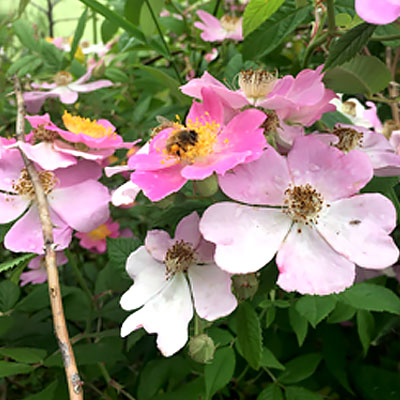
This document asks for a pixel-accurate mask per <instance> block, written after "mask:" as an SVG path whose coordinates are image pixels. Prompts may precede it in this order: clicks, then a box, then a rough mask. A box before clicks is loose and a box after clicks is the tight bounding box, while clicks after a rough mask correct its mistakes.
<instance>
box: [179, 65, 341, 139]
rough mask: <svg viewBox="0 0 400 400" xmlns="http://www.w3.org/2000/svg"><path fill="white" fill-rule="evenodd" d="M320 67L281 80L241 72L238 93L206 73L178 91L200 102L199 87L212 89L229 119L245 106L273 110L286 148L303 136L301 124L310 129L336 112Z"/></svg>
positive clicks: (257, 71)
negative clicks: (327, 114)
mask: <svg viewBox="0 0 400 400" xmlns="http://www.w3.org/2000/svg"><path fill="white" fill-rule="evenodd" d="M322 68H323V66H322V65H321V66H319V67H318V68H317V69H316V70H315V71H313V70H310V69H305V70H303V71H301V72H300V73H299V74H298V75H297V76H296V78H294V77H293V76H291V75H286V76H284V77H283V78H281V79H277V78H276V77H275V76H274V75H272V74H270V73H268V72H265V71H261V70H249V71H243V72H242V73H241V75H240V76H239V84H240V87H241V88H240V90H237V91H232V90H230V89H228V88H227V87H226V86H225V85H223V84H222V83H221V82H219V81H218V80H216V79H215V78H214V77H212V76H211V75H210V74H209V73H208V72H205V73H204V74H203V76H202V77H201V78H197V79H192V80H191V81H190V82H188V83H187V84H185V85H183V86H181V90H182V92H183V93H184V94H186V95H188V96H192V97H195V98H197V99H201V98H202V97H201V90H202V88H204V87H208V88H211V89H212V90H213V91H214V92H215V94H216V95H217V96H218V97H219V99H220V100H221V102H222V104H223V105H224V111H225V115H226V116H227V118H228V120H229V118H231V117H232V116H233V115H235V114H236V113H237V112H238V111H239V110H240V109H242V108H243V107H245V106H254V107H255V106H256V107H257V108H264V109H265V110H273V111H275V113H276V116H277V117H278V121H277V123H276V124H275V129H276V131H277V133H278V134H279V137H278V138H279V139H280V140H281V142H282V144H283V145H285V146H287V145H290V144H291V143H292V142H293V140H294V139H295V138H296V137H298V136H302V135H304V129H303V125H304V126H311V125H312V124H313V123H314V122H315V121H317V120H318V119H320V118H321V116H322V114H324V113H326V112H329V111H335V106H334V105H333V104H330V101H331V100H332V99H333V98H335V97H336V94H335V93H334V92H333V91H332V90H330V89H326V88H325V85H324V83H323V82H322V78H323V74H322V72H321V71H322Z"/></svg>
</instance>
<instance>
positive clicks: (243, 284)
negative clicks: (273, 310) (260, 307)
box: [232, 274, 258, 301]
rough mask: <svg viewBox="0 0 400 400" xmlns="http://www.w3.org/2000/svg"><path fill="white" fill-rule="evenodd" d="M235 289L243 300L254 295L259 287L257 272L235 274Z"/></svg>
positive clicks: (233, 278)
mask: <svg viewBox="0 0 400 400" xmlns="http://www.w3.org/2000/svg"><path fill="white" fill-rule="evenodd" d="M232 282H233V290H234V292H235V294H236V296H237V298H238V299H239V300H241V301H243V300H246V299H249V298H251V297H253V296H254V295H255V294H256V292H257V289H258V279H257V276H256V274H245V275H235V276H233V277H232Z"/></svg>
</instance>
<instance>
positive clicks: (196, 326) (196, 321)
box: [194, 313, 202, 336]
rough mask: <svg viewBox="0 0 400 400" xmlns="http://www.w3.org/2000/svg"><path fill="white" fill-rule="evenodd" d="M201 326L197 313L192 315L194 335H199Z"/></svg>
mask: <svg viewBox="0 0 400 400" xmlns="http://www.w3.org/2000/svg"><path fill="white" fill-rule="evenodd" d="M201 331H202V330H201V328H200V319H199V316H198V315H197V313H196V314H195V315H194V336H197V335H200V334H201V333H202V332H201Z"/></svg>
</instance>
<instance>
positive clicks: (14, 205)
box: [0, 192, 30, 224]
mask: <svg viewBox="0 0 400 400" xmlns="http://www.w3.org/2000/svg"><path fill="white" fill-rule="evenodd" d="M29 203H30V201H29V200H26V199H25V198H24V197H23V196H14V195H9V194H6V193H2V192H0V224H6V223H7V222H10V221H13V220H14V219H16V218H18V217H19V216H20V215H21V214H22V213H23V212H24V211H25V210H26V209H27V207H28V206H29Z"/></svg>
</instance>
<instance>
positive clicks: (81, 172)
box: [54, 160, 102, 188]
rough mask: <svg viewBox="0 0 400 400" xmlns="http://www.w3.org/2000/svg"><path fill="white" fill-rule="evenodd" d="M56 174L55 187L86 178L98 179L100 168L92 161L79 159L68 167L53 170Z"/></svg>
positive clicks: (79, 181) (70, 184)
mask: <svg viewBox="0 0 400 400" xmlns="http://www.w3.org/2000/svg"><path fill="white" fill-rule="evenodd" d="M54 173H55V174H56V176H57V181H58V184H57V188H60V187H68V186H73V185H76V184H78V183H81V182H85V181H87V180H88V179H95V180H97V179H99V178H100V177H101V175H102V169H101V166H100V165H99V164H97V163H96V162H93V161H87V160H81V161H79V162H78V163H77V164H75V165H73V166H72V167H68V168H61V169H57V170H56V171H54Z"/></svg>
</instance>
